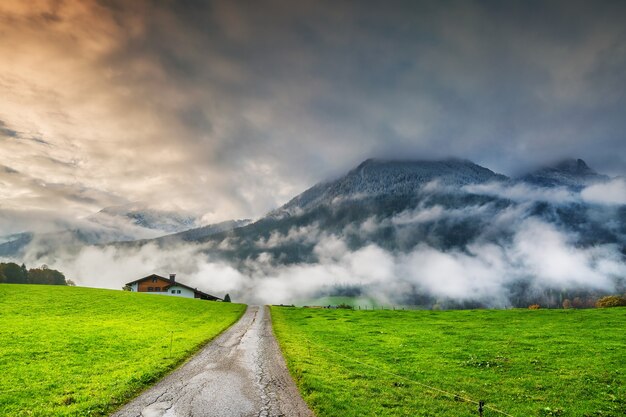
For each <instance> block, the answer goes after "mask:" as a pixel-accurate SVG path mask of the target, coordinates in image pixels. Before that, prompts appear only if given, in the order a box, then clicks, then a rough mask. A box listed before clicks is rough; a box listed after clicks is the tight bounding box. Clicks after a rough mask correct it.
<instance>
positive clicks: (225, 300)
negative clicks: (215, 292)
mask: <svg viewBox="0 0 626 417" xmlns="http://www.w3.org/2000/svg"><path fill="white" fill-rule="evenodd" d="M224 302H225V303H230V294H226V295H225V296H224Z"/></svg>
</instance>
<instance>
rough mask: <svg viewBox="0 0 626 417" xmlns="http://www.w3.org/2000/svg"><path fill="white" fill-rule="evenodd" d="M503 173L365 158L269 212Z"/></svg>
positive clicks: (451, 163) (458, 164) (460, 164)
mask: <svg viewBox="0 0 626 417" xmlns="http://www.w3.org/2000/svg"><path fill="white" fill-rule="evenodd" d="M506 179H507V178H506V177H505V176H504V175H500V174H495V173H494V172H493V171H491V170H489V169H487V168H484V167H481V166H479V165H476V164H474V163H473V162H470V161H466V160H460V159H447V160H443V161H393V160H392V161H390V160H380V159H368V160H366V161H364V162H363V163H361V164H360V165H359V166H357V167H356V168H355V169H353V170H351V171H350V172H348V174H347V175H345V176H343V177H341V178H339V179H337V180H334V181H330V182H325V183H320V184H317V185H315V186H313V187H312V188H310V189H308V190H306V191H305V192H303V193H302V194H300V195H298V196H297V197H295V198H293V199H292V200H291V201H289V202H288V203H287V204H285V205H284V206H282V207H280V208H278V209H276V210H274V211H272V212H271V213H269V215H270V216H273V217H276V218H280V217H283V216H291V215H296V214H299V213H303V212H306V211H307V210H311V209H313V208H315V207H318V206H320V205H327V206H328V205H332V204H335V203H337V202H340V201H342V200H359V199H363V198H371V197H375V196H383V195H410V194H414V193H416V192H418V191H419V190H420V188H421V187H423V186H425V185H427V184H429V183H431V182H434V181H436V183H437V186H453V187H461V186H464V185H468V184H480V183H484V182H488V181H501V180H506Z"/></svg>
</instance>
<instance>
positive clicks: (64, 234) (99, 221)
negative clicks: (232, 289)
mask: <svg viewBox="0 0 626 417" xmlns="http://www.w3.org/2000/svg"><path fill="white" fill-rule="evenodd" d="M197 224H198V219H196V218H195V217H193V216H192V215H190V214H187V213H178V212H174V211H166V210H156V209H151V208H149V207H148V206H147V205H146V204H145V203H132V204H126V205H121V206H114V207H107V208H104V209H102V210H100V211H99V212H97V213H95V214H93V215H91V216H88V217H87V218H85V219H79V220H77V221H70V220H69V219H68V221H67V222H64V224H59V225H58V230H57V231H53V232H46V233H35V232H32V231H26V232H24V233H20V234H15V235H12V236H7V237H5V238H4V240H5V242H4V243H2V244H0V257H5V258H19V257H21V256H23V255H24V252H25V251H26V250H27V249H28V248H29V247H30V248H31V249H33V248H35V247H37V248H36V249H35V250H37V251H39V252H41V253H48V252H50V251H51V250H52V251H53V249H54V248H55V247H72V246H85V245H97V244H107V243H114V242H126V241H135V240H137V239H153V238H156V237H159V236H163V235H168V234H171V233H176V232H180V231H183V230H189V229H192V228H195V227H197Z"/></svg>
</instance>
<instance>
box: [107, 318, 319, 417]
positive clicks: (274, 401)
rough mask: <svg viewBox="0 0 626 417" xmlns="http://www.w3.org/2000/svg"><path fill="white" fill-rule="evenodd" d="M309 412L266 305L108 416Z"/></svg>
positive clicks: (264, 416)
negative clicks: (287, 362) (289, 367)
mask: <svg viewBox="0 0 626 417" xmlns="http://www.w3.org/2000/svg"><path fill="white" fill-rule="evenodd" d="M240 416H241V417H252V416H254V417H279V416H285V417H292V416H293V417H301V416H302V417H305V416H306V417H313V413H312V412H311V410H309V408H308V407H307V405H306V404H305V402H304V401H303V400H302V397H301V396H300V393H299V392H298V389H297V388H296V385H295V383H294V381H293V379H292V378H291V375H289V371H288V370H287V367H286V365H285V361H284V359H283V356H282V353H281V351H280V347H279V346H278V342H277V341H276V338H275V337H274V332H273V331H272V322H271V317H270V313H269V309H268V308H267V307H258V306H250V307H248V309H247V310H246V312H245V314H244V315H243V316H242V318H241V319H240V320H239V321H238V322H237V323H236V324H234V325H233V326H232V327H231V328H230V329H228V330H227V331H226V332H224V333H223V334H222V335H220V336H219V337H218V338H216V339H215V340H214V341H213V342H211V343H210V344H208V345H207V346H205V347H204V348H203V349H202V350H201V351H200V352H199V353H198V354H196V355H195V356H194V357H193V358H191V359H190V360H189V361H188V362H187V363H185V364H184V365H183V366H182V367H180V368H179V369H177V370H176V371H174V372H172V373H171V374H170V375H168V376H167V377H165V378H164V379H162V380H161V381H159V382H158V383H157V384H156V385H154V386H153V387H151V388H149V389H147V390H146V391H144V392H143V393H142V394H141V395H139V397H137V398H135V399H134V400H133V401H131V402H130V403H128V404H127V405H125V406H124V407H122V408H121V409H120V410H118V411H117V412H115V413H113V414H112V417H240Z"/></svg>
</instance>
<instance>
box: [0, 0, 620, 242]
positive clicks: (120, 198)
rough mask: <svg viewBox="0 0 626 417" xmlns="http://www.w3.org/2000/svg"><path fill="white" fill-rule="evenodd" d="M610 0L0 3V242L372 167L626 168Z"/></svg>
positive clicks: (217, 204) (215, 210)
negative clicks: (140, 206) (105, 213)
mask: <svg viewBox="0 0 626 417" xmlns="http://www.w3.org/2000/svg"><path fill="white" fill-rule="evenodd" d="M624 21H626V3H625V2H622V1H560V2H556V1H507V2H500V1H406V2H401V1H390V2H384V3H381V2H369V1H354V2H351V1H343V2H333V1H310V2H307V1H298V2H294V1H255V2H247V1H236V0H228V1H202V2H201V1H197V2H196V1H173V0H172V1H167V0H163V1H147V0H134V1H131V2H129V1H81V0H75V1H74V0H73V1H57V0H49V1H44V0H32V1H28V2H25V1H21V0H3V1H2V2H0V97H1V99H0V233H7V232H16V231H19V230H20V229H28V228H31V229H32V228H41V229H45V228H46V227H50V225H51V224H59V222H62V221H66V220H64V219H79V218H82V217H85V216H88V215H90V214H92V213H95V212H97V211H98V210H100V209H101V208H103V207H107V206H114V205H120V204H126V203H130V202H137V201H142V202H147V203H148V205H150V206H153V207H155V208H164V209H175V210H184V211H189V212H192V213H194V214H196V215H198V216H201V217H202V219H203V222H205V223H209V222H217V221H221V220H227V219H232V218H247V217H258V216H262V215H263V214H264V213H266V212H267V211H269V210H271V209H273V208H275V207H277V206H279V205H281V204H283V203H285V202H287V201H288V200H289V199H290V198H291V197H293V196H295V195H297V194H299V193H300V192H302V191H304V189H306V188H308V187H310V186H311V185H313V184H315V183H317V182H319V181H321V180H325V179H330V178H333V177H336V176H338V175H341V174H342V173H344V172H346V171H348V170H349V169H350V168H352V167H353V166H355V165H356V164H358V163H359V162H361V161H362V160H364V159H366V158H370V157H378V158H405V159H406V158H420V159H425V158H443V157H449V156H454V157H460V158H466V159H470V160H472V161H474V162H476V163H478V164H481V165H483V166H486V167H488V168H490V169H492V170H494V171H496V172H500V173H504V174H507V175H517V174H520V173H522V172H525V171H527V170H530V169H533V168H535V167H537V166H540V165H543V164H547V163H550V162H553V161H555V160H558V159H561V158H564V157H577V158H583V159H584V160H585V161H586V162H587V163H588V164H589V165H590V166H591V167H592V168H594V169H596V170H597V171H600V172H602V173H606V174H610V175H626V110H625V109H626V26H625V25H624V23H623V22H624Z"/></svg>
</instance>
